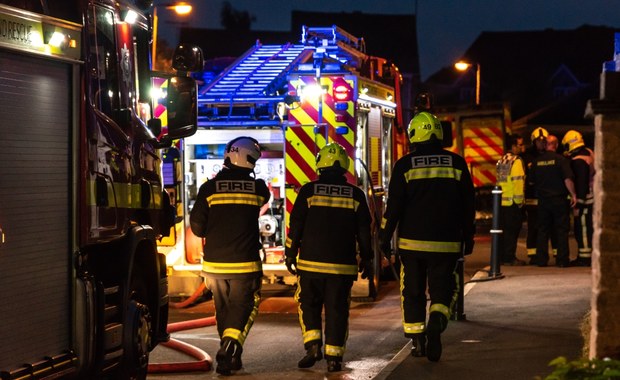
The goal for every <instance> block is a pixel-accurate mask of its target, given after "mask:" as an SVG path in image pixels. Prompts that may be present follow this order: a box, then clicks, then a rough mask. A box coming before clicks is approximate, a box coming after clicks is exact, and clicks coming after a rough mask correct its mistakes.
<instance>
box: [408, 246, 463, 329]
mask: <svg viewBox="0 0 620 380" xmlns="http://www.w3.org/2000/svg"><path fill="white" fill-rule="evenodd" d="M459 257H460V254H458V253H438V252H432V253H430V252H429V253H418V252H416V253H413V252H411V253H410V252H407V253H401V255H400V262H401V268H400V286H401V295H402V301H401V302H402V310H403V318H404V320H403V325H404V326H405V336H406V337H408V338H412V337H413V336H414V335H415V334H416V333H423V332H424V331H425V328H426V284H427V281H428V294H429V296H430V299H431V310H432V309H433V308H434V306H435V307H437V306H439V307H440V309H444V310H445V309H448V310H449V311H450V312H452V310H453V308H454V305H455V302H456V300H457V298H458V281H457V277H456V276H457V274H456V272H455V269H456V264H457V260H458V259H459ZM444 306H445V307H444ZM446 317H447V316H446ZM408 326H409V327H413V329H411V328H408Z"/></svg>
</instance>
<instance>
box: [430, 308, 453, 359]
mask: <svg viewBox="0 0 620 380" xmlns="http://www.w3.org/2000/svg"><path fill="white" fill-rule="evenodd" d="M447 325H448V318H446V316H445V315H443V314H441V313H440V312H437V311H434V312H432V313H431V314H430V316H429V318H428V326H427V328H426V339H427V343H426V357H427V358H428V360H430V361H432V362H438V361H439V359H440V358H441V333H442V332H443V331H444V330H445V329H446V326H447Z"/></svg>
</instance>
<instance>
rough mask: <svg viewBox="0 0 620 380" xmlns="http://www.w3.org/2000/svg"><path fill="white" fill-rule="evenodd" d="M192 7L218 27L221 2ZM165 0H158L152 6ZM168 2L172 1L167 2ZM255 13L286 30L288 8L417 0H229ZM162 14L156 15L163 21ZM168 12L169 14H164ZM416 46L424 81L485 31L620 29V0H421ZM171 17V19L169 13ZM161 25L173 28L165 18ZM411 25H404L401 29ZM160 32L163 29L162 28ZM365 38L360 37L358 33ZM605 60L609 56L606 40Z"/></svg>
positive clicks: (409, 4)
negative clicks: (607, 27)
mask: <svg viewBox="0 0 620 380" xmlns="http://www.w3.org/2000/svg"><path fill="white" fill-rule="evenodd" d="M186 1H187V2H189V3H191V4H193V5H194V11H193V13H192V15H191V16H190V19H189V20H188V21H187V22H188V23H190V24H191V25H192V26H196V27H204V28H215V29H218V28H221V26H220V20H219V15H220V9H221V6H222V3H223V1H222V0H186ZM163 2H164V1H159V0H156V1H155V4H158V3H163ZM166 2H170V1H166ZM229 2H230V4H231V5H232V6H233V8H234V9H236V10H239V11H248V12H249V13H250V14H251V15H253V16H255V18H256V21H255V22H253V23H252V29H253V30H274V31H287V30H289V29H290V23H291V18H290V14H291V11H292V10H303V11H317V12H338V13H339V12H354V11H360V12H363V13H371V14H413V13H416V1H415V0H312V1H309V0H229ZM164 13H165V12H160V13H159V14H160V17H161V19H162V20H164V21H165V18H166V15H165V14H164ZM168 13H170V12H168ZM417 15H418V18H417V19H418V25H417V33H418V44H419V54H420V65H421V71H422V72H421V74H422V79H426V78H427V77H428V76H430V75H431V74H432V73H434V72H435V71H437V70H439V69H441V68H442V67H445V66H451V65H452V63H453V62H454V61H455V60H457V59H458V58H459V57H460V56H461V55H463V53H464V52H465V50H467V48H468V47H469V46H470V45H471V44H472V43H473V42H474V40H475V39H476V38H477V37H478V35H479V34H480V33H481V32H483V31H523V30H544V29H547V28H552V29H575V28H577V27H579V26H581V25H584V24H589V25H602V26H609V27H616V28H620V0H588V1H584V0H533V1H523V0H419V1H418V2H417ZM168 16H169V17H170V18H171V19H173V17H172V16H171V15H168ZM163 24H167V26H166V25H162V29H164V28H166V27H173V25H174V24H173V23H170V22H167V23H166V22H164V23H163ZM409 27H412V26H411V25H403V28H409ZM162 32H163V30H162ZM359 37H363V36H359ZM609 54H610V55H609V58H610V59H612V57H613V42H612V41H610V53H609Z"/></svg>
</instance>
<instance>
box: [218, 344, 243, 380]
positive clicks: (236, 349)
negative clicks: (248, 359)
mask: <svg viewBox="0 0 620 380" xmlns="http://www.w3.org/2000/svg"><path fill="white" fill-rule="evenodd" d="M242 351H243V349H242V348H241V345H240V344H239V342H237V341H236V340H234V339H232V338H224V339H222V342H221V344H220V349H219V350H218V351H217V354H216V356H215V360H216V361H217V368H216V369H215V372H217V373H219V374H220V375H224V376H230V375H232V371H237V370H239V369H241V352H242Z"/></svg>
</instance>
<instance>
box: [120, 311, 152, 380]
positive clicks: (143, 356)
mask: <svg viewBox="0 0 620 380" xmlns="http://www.w3.org/2000/svg"><path fill="white" fill-rule="evenodd" d="M125 327H126V330H125V331H126V332H125V333H126V334H127V335H126V336H125V347H124V351H125V360H124V365H123V368H124V372H125V373H124V374H123V376H122V377H123V379H136V380H144V379H146V374H147V370H148V364H149V348H150V346H151V314H150V312H149V308H148V307H147V306H146V305H143V304H141V303H139V302H137V301H136V300H131V301H130V302H129V307H128V310H127V318H126V324H125Z"/></svg>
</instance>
